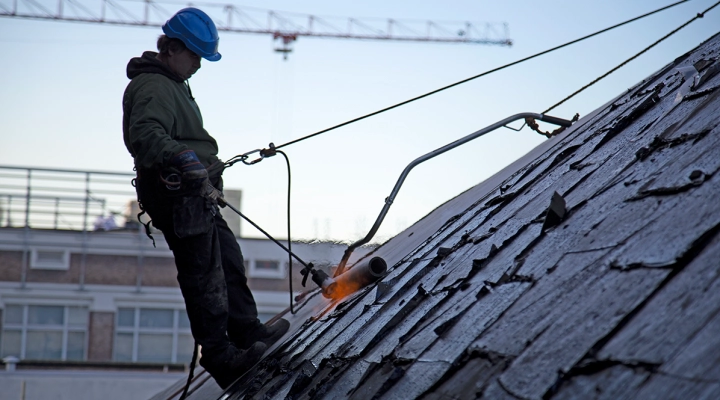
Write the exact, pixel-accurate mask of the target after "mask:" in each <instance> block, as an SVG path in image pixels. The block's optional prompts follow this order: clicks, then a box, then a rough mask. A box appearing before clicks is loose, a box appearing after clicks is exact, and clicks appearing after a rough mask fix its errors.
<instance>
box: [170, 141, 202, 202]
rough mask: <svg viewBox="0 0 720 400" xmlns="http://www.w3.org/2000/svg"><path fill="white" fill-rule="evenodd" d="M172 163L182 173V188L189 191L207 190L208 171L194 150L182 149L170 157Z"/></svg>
mask: <svg viewBox="0 0 720 400" xmlns="http://www.w3.org/2000/svg"><path fill="white" fill-rule="evenodd" d="M170 165H171V166H173V167H174V168H177V169H178V170H179V171H180V175H181V188H182V189H183V191H185V192H187V193H197V194H201V195H202V194H205V193H206V192H207V185H209V183H208V172H207V170H206V169H205V167H204V166H203V165H202V163H201V162H200V159H198V157H197V154H195V152H194V151H192V150H185V151H181V152H180V153H177V154H175V156H173V158H171V159H170Z"/></svg>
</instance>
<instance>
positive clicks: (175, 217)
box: [136, 172, 259, 356]
mask: <svg viewBox="0 0 720 400" xmlns="http://www.w3.org/2000/svg"><path fill="white" fill-rule="evenodd" d="M148 175H149V176H148ZM157 176H159V175H157ZM215 185H217V186H216V187H222V181H221V179H220V178H217V179H215V180H214V181H213V186H215ZM136 189H137V192H138V199H139V200H140V203H141V205H142V208H143V210H144V211H145V212H147V214H148V215H149V216H150V218H151V219H152V224H153V226H155V227H156V228H158V229H160V231H162V233H163V235H164V236H165V240H166V241H167V244H168V246H169V247H170V250H172V252H173V255H174V256H175V265H176V267H177V273H178V274H177V280H178V283H179V284H180V290H181V291H182V295H183V298H184V299H185V307H186V310H187V314H188V318H189V319H190V329H191V331H192V334H193V337H194V338H195V341H197V342H198V343H199V344H200V345H201V346H202V347H203V356H208V355H211V354H212V353H221V352H223V351H224V350H225V348H227V346H228V345H229V338H228V335H229V337H231V338H236V339H239V338H242V337H243V335H244V334H245V333H248V332H252V330H253V329H255V328H256V327H257V326H258V325H259V320H258V318H257V306H256V304H255V299H254V298H253V295H252V293H251V291H250V289H249V288H248V285H247V278H246V276H245V266H244V260H243V255H242V252H241V250H240V246H239V245H238V242H237V239H236V238H235V235H234V234H233V232H232V231H231V230H230V228H229V227H228V225H227V223H226V222H225V220H224V219H223V217H222V216H221V215H220V212H219V210H218V208H217V205H215V204H213V203H212V202H211V201H209V200H207V199H206V198H204V197H202V196H197V195H187V194H186V195H183V194H176V193H174V192H173V191H169V190H168V189H166V188H165V186H164V185H163V184H161V183H160V182H159V180H158V179H156V177H153V176H152V172H145V173H143V174H138V179H137V180H136Z"/></svg>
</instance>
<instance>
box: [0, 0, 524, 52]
mask: <svg viewBox="0 0 720 400" xmlns="http://www.w3.org/2000/svg"><path fill="white" fill-rule="evenodd" d="M185 5H186V3H179V2H172V1H162V0H0V17H7V18H27V19H39V20H52V21H69V22H85V23H96V24H112V25H124V26H142V27H159V26H162V24H163V23H164V22H165V21H166V20H167V19H168V18H170V16H172V15H173V13H174V12H175V11H176V9H177V8H179V7H180V6H185ZM192 5H194V6H198V7H202V8H203V11H205V12H206V13H208V15H210V16H211V17H212V18H213V20H214V21H215V24H216V25H217V28H218V30H219V31H225V32H233V33H248V34H265V35H271V36H272V37H273V39H274V40H275V41H276V42H279V47H276V48H275V51H277V52H280V53H282V54H283V55H284V57H285V58H287V54H288V53H290V52H291V51H292V44H293V43H294V42H295V41H296V40H297V39H298V38H300V37H302V36H305V37H318V38H335V39H359V40H386V41H406V42H435V43H458V44H480V45H495V46H511V45H512V40H511V39H510V38H509V37H508V27H507V24H505V23H489V22H485V23H474V22H467V21H463V22H460V21H444V22H435V21H427V20H399V19H381V18H362V19H360V18H339V17H320V16H317V15H310V14H300V13H292V12H278V11H272V10H264V9H259V8H253V7H239V6H236V5H233V4H221V3H192ZM169 6H172V8H171V9H170V10H168V7H169Z"/></svg>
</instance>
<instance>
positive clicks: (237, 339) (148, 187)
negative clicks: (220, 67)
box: [123, 7, 289, 388]
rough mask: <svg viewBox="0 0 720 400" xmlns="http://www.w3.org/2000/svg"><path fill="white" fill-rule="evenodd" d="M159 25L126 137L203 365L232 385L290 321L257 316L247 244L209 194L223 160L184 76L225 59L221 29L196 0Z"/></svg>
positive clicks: (133, 93)
mask: <svg viewBox="0 0 720 400" xmlns="http://www.w3.org/2000/svg"><path fill="white" fill-rule="evenodd" d="M162 30H163V32H164V35H161V36H160V37H159V39H158V41H157V48H158V53H155V52H151V51H146V52H144V53H143V55H142V57H137V58H133V59H131V60H130V62H129V63H128V65H127V76H128V78H130V79H131V81H130V83H129V84H128V86H127V88H126V90H125V94H124V96H123V138H124V141H125V146H126V147H127V149H128V151H129V152H130V154H131V155H132V157H133V159H134V161H135V170H136V171H137V178H136V180H135V187H136V191H137V194H138V200H139V202H140V206H141V208H142V210H144V212H147V214H148V215H149V216H150V218H151V219H152V224H153V226H155V227H156V228H158V229H159V230H160V231H162V233H163V235H164V236H165V239H166V241H167V243H168V246H169V247H170V249H171V250H172V252H173V254H174V256H175V265H176V267H177V271H178V274H177V279H178V283H179V284H180V289H181V291H182V294H183V297H184V299H185V306H186V309H187V313H188V317H189V319H190V328H191V330H192V334H193V337H194V338H195V341H196V342H197V343H198V344H199V345H200V346H201V349H202V353H201V354H202V357H201V359H200V365H201V366H203V367H204V368H205V370H207V371H208V372H209V373H210V375H212V376H213V378H215V380H216V381H217V383H218V384H219V385H220V387H222V388H226V387H227V386H229V385H230V384H231V383H232V382H233V381H234V380H235V379H236V378H238V377H239V376H240V375H242V374H243V373H245V372H246V371H247V370H248V369H250V368H251V367H252V366H253V365H255V363H256V362H257V361H258V360H260V358H261V356H262V355H263V353H264V352H265V351H266V349H267V348H268V347H269V346H270V345H272V343H274V342H275V341H277V340H278V339H279V338H280V337H282V336H283V335H284V334H285V332H286V331H287V330H288V327H289V323H288V321H286V320H284V319H281V320H279V321H278V322H276V323H274V324H273V325H272V326H265V325H263V324H261V323H260V321H259V320H258V318H257V307H256V305H255V300H254V298H253V295H252V293H251V292H250V289H249V288H248V286H247V279H246V277H245V269H244V265H243V256H242V253H241V251H240V246H239V245H238V242H237V240H236V239H235V236H234V234H233V233H232V231H231V230H230V229H229V228H228V225H227V223H226V222H225V220H224V219H223V218H222V216H221V215H220V213H219V210H218V204H217V198H213V197H212V196H208V195H207V194H208V193H215V194H217V193H218V192H214V189H215V188H216V189H218V190H222V178H221V174H222V170H223V164H222V162H221V161H220V160H219V159H218V157H217V154H218V145H217V142H216V141H215V139H213V138H212V136H210V135H209V134H208V132H207V131H206V130H205V129H204V128H203V121H202V116H201V114H200V109H199V108H198V105H197V104H196V103H195V99H194V98H193V96H192V92H191V91H190V86H189V85H188V82H187V80H188V79H189V78H190V77H191V76H192V75H193V74H194V73H195V72H197V71H198V69H200V61H201V58H204V59H206V60H208V61H218V60H220V53H218V32H217V28H216V27H215V24H214V23H213V21H212V19H211V18H210V17H209V16H208V15H207V14H205V13H204V12H203V11H201V10H199V9H197V8H192V7H191V8H185V9H182V10H180V11H178V12H177V13H176V14H175V15H174V16H173V17H172V18H170V19H169V20H168V21H167V22H166V23H165V24H164V25H163V27H162ZM146 228H147V225H146Z"/></svg>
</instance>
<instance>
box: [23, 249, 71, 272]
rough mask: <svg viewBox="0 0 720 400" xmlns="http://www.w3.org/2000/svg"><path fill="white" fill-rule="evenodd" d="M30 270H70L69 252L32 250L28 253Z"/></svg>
mask: <svg viewBox="0 0 720 400" xmlns="http://www.w3.org/2000/svg"><path fill="white" fill-rule="evenodd" d="M30 268H35V269H60V270H67V269H69V268H70V251H69V250H55V249H32V251H31V253H30Z"/></svg>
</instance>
